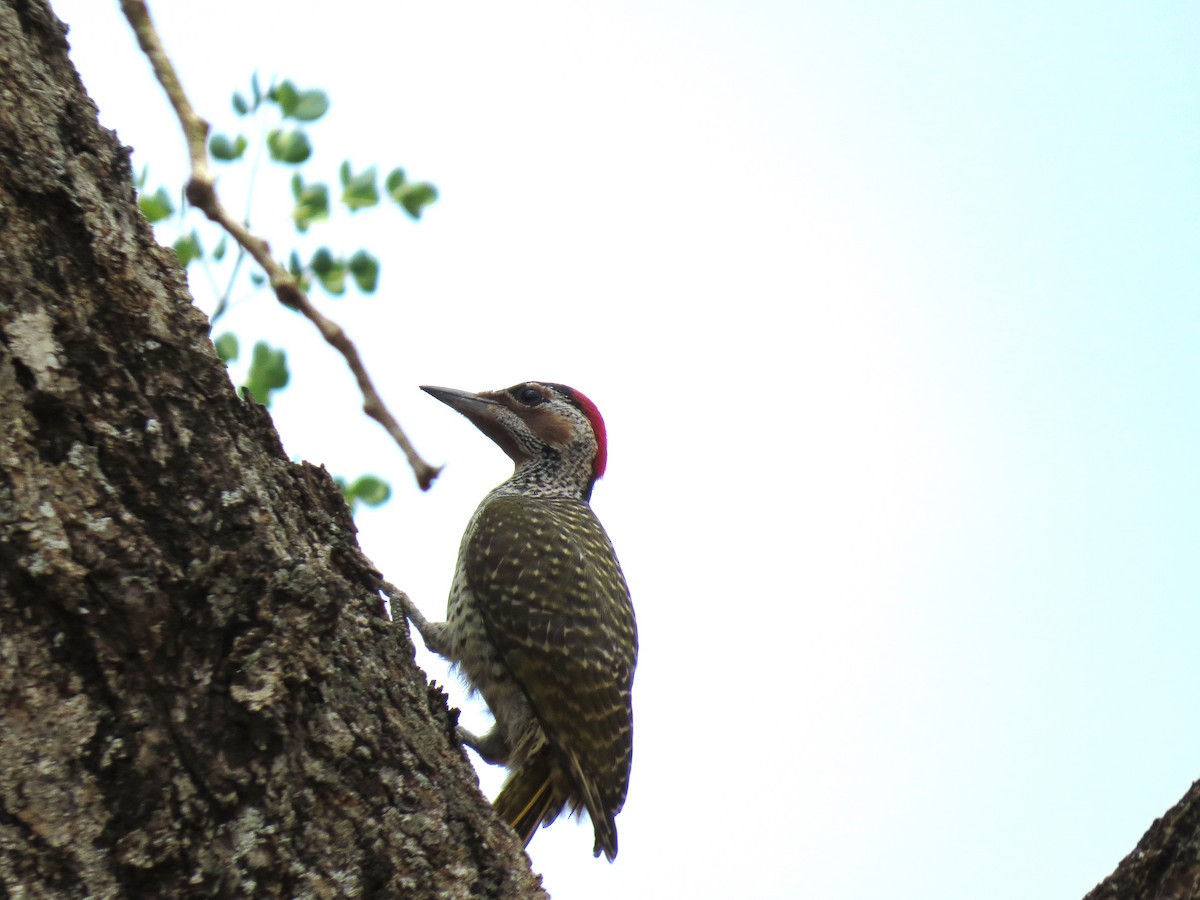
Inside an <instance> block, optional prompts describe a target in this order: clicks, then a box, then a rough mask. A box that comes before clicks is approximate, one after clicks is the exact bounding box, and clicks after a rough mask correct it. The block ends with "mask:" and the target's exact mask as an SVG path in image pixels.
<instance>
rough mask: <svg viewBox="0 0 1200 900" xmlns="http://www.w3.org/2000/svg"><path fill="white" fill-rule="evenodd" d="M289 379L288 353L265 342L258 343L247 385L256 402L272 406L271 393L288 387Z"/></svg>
mask: <svg viewBox="0 0 1200 900" xmlns="http://www.w3.org/2000/svg"><path fill="white" fill-rule="evenodd" d="M288 377H289V376H288V368H287V353H286V352H285V351H283V350H281V349H279V348H276V347H272V346H270V345H269V344H267V343H266V342H265V341H259V342H258V343H256V344H255V345H254V353H253V355H252V356H251V359H250V373H249V375H248V376H247V377H246V385H245V387H246V390H248V391H249V392H250V394H251V395H252V396H253V397H254V399H255V401H257V402H258V403H261V404H262V405H263V406H270V405H271V392H272V391H277V390H279V389H281V388H284V387H286V386H287V383H288Z"/></svg>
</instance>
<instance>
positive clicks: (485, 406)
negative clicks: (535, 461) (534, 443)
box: [421, 384, 529, 463]
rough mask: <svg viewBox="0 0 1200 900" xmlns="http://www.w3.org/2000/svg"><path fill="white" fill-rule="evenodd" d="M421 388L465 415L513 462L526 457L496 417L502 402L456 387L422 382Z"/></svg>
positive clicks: (526, 454) (525, 453)
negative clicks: (435, 385) (436, 385)
mask: <svg viewBox="0 0 1200 900" xmlns="http://www.w3.org/2000/svg"><path fill="white" fill-rule="evenodd" d="M421 390H423V391H424V392H425V393H427V394H429V396H431V397H434V398H436V399H438V400H441V401H442V402H443V403H445V404H446V405H447V406H449V407H450V408H451V409H455V410H458V411H459V412H460V413H462V414H463V415H464V416H466V417H467V418H468V419H469V420H470V421H471V424H472V425H474V426H475V427H476V428H478V429H479V430H480V431H482V432H483V433H484V434H486V435H487V436H488V437H490V438H491V439H492V440H493V441H494V442H495V443H496V445H497V446H498V447H499V448H500V449H501V450H503V451H504V452H505V453H507V454H508V457H509V459H511V460H512V461H513V462H514V463H520V462H521V461H522V460H524V459H527V458H528V456H529V454H528V451H526V450H524V449H523V448H522V447H521V446H520V445H519V444H517V442H516V441H514V440H513V437H512V435H511V434H509V432H508V430H507V429H506V428H505V427H504V426H503V425H502V424H501V422H500V420H499V419H498V418H496V412H497V411H498V410H502V409H504V408H505V407H504V404H502V403H500V402H498V401H496V400H494V399H492V398H491V397H489V396H486V395H484V394H472V393H471V392H470V391H460V390H458V389H457V388H444V387H430V386H428V385H424V384H423V385H421Z"/></svg>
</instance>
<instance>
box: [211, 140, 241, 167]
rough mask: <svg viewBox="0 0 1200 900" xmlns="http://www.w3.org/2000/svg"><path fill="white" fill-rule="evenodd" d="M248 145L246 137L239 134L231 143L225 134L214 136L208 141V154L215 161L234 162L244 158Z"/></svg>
mask: <svg viewBox="0 0 1200 900" xmlns="http://www.w3.org/2000/svg"><path fill="white" fill-rule="evenodd" d="M248 144H249V142H248V141H247V140H246V138H245V136H244V135H240V134H239V135H238V136H237V137H236V138H234V139H233V140H232V141H231V140H230V139H229V138H227V137H226V136H225V135H223V134H214V135H213V136H212V137H211V138H210V139H209V141H208V152H209V153H211V154H212V157H213V159H217V160H220V161H221V162H233V161H234V160H235V159H241V158H242V154H243V153H245V152H246V147H247V145H248Z"/></svg>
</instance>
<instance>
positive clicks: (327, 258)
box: [308, 247, 334, 276]
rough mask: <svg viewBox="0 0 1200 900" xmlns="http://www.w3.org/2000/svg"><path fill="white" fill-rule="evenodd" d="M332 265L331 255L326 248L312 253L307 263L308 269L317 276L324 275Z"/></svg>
mask: <svg viewBox="0 0 1200 900" xmlns="http://www.w3.org/2000/svg"><path fill="white" fill-rule="evenodd" d="M333 265H334V259H333V253H331V252H330V250H329V248H328V247H322V248H321V249H320V250H318V251H317V252H316V253H314V254H313V256H312V259H311V260H309V263H308V267H309V268H310V269H312V270H313V274H315V275H317V276H321V275H324V274H326V273H327V272H329V271H331V270H332V269H333Z"/></svg>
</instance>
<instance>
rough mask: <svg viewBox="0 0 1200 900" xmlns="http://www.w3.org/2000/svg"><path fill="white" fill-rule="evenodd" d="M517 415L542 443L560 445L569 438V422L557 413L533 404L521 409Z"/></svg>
mask: <svg viewBox="0 0 1200 900" xmlns="http://www.w3.org/2000/svg"><path fill="white" fill-rule="evenodd" d="M518 415H520V416H521V418H522V419H524V420H525V424H527V425H528V426H529V430H530V431H532V432H533V433H534V435H535V436H536V437H537V439H538V440H540V441H543V442H544V443H547V444H553V445H557V446H562V445H563V444H566V443H567V442H568V441H570V440H571V423H570V422H568V421H566V420H565V419H563V418H562V417H561V416H559V415H558V414H557V413H554V412H551V411H550V410H548V409H543V408H542V407H540V406H535V407H534V408H533V409H523V410H521V411H520V413H518Z"/></svg>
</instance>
